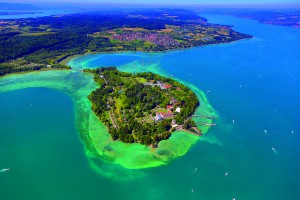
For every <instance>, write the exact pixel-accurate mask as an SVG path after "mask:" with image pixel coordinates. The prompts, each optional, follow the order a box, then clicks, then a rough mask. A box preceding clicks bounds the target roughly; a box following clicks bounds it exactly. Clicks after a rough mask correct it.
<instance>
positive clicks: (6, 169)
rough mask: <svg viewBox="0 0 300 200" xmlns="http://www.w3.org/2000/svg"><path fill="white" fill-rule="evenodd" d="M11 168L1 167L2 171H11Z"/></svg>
mask: <svg viewBox="0 0 300 200" xmlns="http://www.w3.org/2000/svg"><path fill="white" fill-rule="evenodd" d="M9 170H10V168H4V169H1V170H0V172H6V171H9Z"/></svg>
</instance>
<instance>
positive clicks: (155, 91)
mask: <svg viewBox="0 0 300 200" xmlns="http://www.w3.org/2000/svg"><path fill="white" fill-rule="evenodd" d="M85 71H86V72H92V73H93V74H94V79H95V81H96V82H97V83H98V84H99V85H100V87H99V88H98V89H96V90H95V91H93V92H92V93H91V94H90V96H89V98H90V100H91V101H92V103H93V105H92V109H93V111H94V112H95V114H96V115H97V116H98V117H99V119H100V120H101V122H103V123H104V124H105V125H106V126H107V128H108V131H109V133H110V134H111V137H112V139H113V140H120V141H122V142H125V143H135V142H136V143H141V144H145V145H150V146H152V147H155V146H156V145H157V144H158V142H159V141H161V140H165V139H168V138H169V137H170V135H171V133H172V132H173V131H175V130H186V131H189V132H191V133H193V134H197V135H200V134H201V132H200V130H198V129H197V127H196V126H195V122H194V121H193V120H192V118H191V116H192V115H193V113H194V112H195V110H196V108H197V107H198V106H199V101H198V99H197V96H196V95H195V93H193V92H192V91H191V90H190V89H189V88H188V87H186V86H184V85H182V84H180V83H179V82H177V81H175V80H172V79H170V78H166V77H162V76H159V75H157V74H153V73H151V72H144V73H137V74H132V73H127V72H121V71H118V70H117V69H116V68H115V67H108V68H98V69H93V70H91V69H86V70H85Z"/></svg>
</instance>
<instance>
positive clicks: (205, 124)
mask: <svg viewBox="0 0 300 200" xmlns="http://www.w3.org/2000/svg"><path fill="white" fill-rule="evenodd" d="M201 124H202V125H204V126H216V125H217V124H214V123H211V124H209V123H201Z"/></svg>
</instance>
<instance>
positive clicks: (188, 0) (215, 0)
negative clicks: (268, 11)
mask: <svg viewBox="0 0 300 200" xmlns="http://www.w3.org/2000/svg"><path fill="white" fill-rule="evenodd" d="M0 3H12V4H14V3H20V4H58V5H61V4H70V3H72V4H74V3H75V4H107V5H109V4H117V5H128V4H131V5H201V6H236V7H241V6H251V7H257V6H258V7H259V6H264V5H268V6H270V5H272V6H275V7H289V6H294V5H300V2H299V1H295V0H247V1H243V3H241V1H240V0H228V1H224V0H211V1H210V2H209V3H208V2H207V1H204V0H165V1H163V2H162V1H161V0H143V1H140V0H112V1H107V0H87V1H82V0H61V1H58V0H54V1H51V0H45V1H43V2H41V1H38V0H14V1H11V0H2V1H1V0H0Z"/></svg>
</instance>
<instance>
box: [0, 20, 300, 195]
mask: <svg viewBox="0 0 300 200" xmlns="http://www.w3.org/2000/svg"><path fill="white" fill-rule="evenodd" d="M205 17H207V18H208V19H209V21H210V22H213V23H220V24H230V25H234V29H235V30H237V31H241V32H243V33H247V34H252V35H253V36H254V38H253V39H250V40H243V41H238V42H234V43H230V44H221V45H212V46H207V47H199V48H192V49H187V50H181V51H172V52H168V53H159V54H145V53H118V54H95V55H87V56H83V57H79V58H76V59H74V60H72V61H70V62H69V64H70V65H71V66H72V67H74V68H75V69H81V68H85V67H92V68H93V67H97V66H107V65H116V66H118V67H119V68H120V69H122V70H128V71H130V70H132V69H133V70H134V71H144V70H146V71H159V72H160V73H164V74H166V75H168V76H173V77H175V78H178V79H180V80H182V81H185V82H188V83H191V84H193V85H195V86H197V87H198V88H200V89H202V90H203V91H208V90H210V91H211V93H209V94H208V95H207V96H208V100H209V101H210V103H211V104H212V105H213V107H214V108H215V109H216V110H217V111H218V114H219V116H220V117H219V119H218V120H216V123H217V124H218V125H217V126H216V127H214V128H213V129H211V130H210V131H209V132H208V134H206V135H205V136H203V137H201V138H200V139H199V141H198V142H197V143H196V144H195V145H193V146H192V148H191V149H190V151H189V152H188V153H187V154H186V155H185V156H183V157H181V158H178V159H176V160H175V161H173V162H171V163H170V164H169V165H166V166H162V167H157V168H149V169H144V170H126V169H124V171H123V172H124V174H125V172H126V171H129V172H130V173H139V176H132V177H128V176H126V177H124V178H123V179H122V174H119V176H120V177H119V179H116V178H110V177H105V176H102V175H99V174H97V173H95V171H93V170H92V169H91V168H90V165H89V164H90V162H89V159H88V158H87V157H86V156H85V154H84V149H83V145H82V144H81V143H80V141H79V139H78V136H77V131H76V129H75V128H74V119H75V117H74V114H72V113H74V112H73V107H72V101H71V99H70V98H69V96H67V95H66V94H64V93H61V92H57V91H55V90H51V89H44V88H30V89H24V90H17V91H12V92H5V93H0V102H1V103H0V119H1V121H0V137H1V138H0V146H1V151H0V155H1V159H0V168H4V167H11V168H12V170H11V171H9V172H6V173H0V188H1V190H0V199H83V198H85V199H149V200H150V199H216V200H219V199H232V198H234V197H235V198H236V199H249V200H250V199H286V198H288V199H298V197H299V195H300V191H299V188H300V183H299V179H300V172H299V170H298V169H299V167H300V159H299V155H298V154H299V152H300V145H299V142H300V126H299V121H300V117H299V111H300V105H299V102H300V82H299V75H300V57H299V53H298V52H300V30H298V29H292V28H287V27H280V26H271V25H263V24H259V23H257V22H255V21H252V20H245V19H238V18H234V17H229V16H218V15H205ZM74 80H75V79H74ZM0 87H1V86H0ZM31 104H33V105H32V106H30V105H31ZM16 108H17V109H16ZM38 110H39V112H37V111H38ZM26 116H30V117H26ZM233 120H234V123H233ZM49 121H51V123H49ZM16 122H18V126H16ZM41 141H44V142H42V143H41ZM272 148H274V150H272ZM36 152H38V153H36ZM99 162H100V164H99V166H103V169H104V170H107V169H108V166H109V164H107V163H106V164H103V163H101V161H99ZM225 172H228V174H229V175H228V176H224V174H225Z"/></svg>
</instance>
